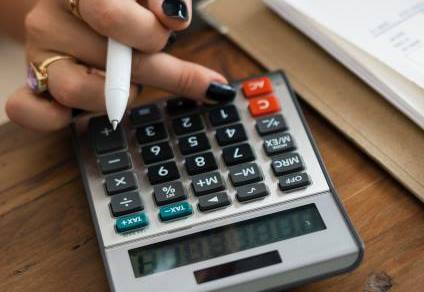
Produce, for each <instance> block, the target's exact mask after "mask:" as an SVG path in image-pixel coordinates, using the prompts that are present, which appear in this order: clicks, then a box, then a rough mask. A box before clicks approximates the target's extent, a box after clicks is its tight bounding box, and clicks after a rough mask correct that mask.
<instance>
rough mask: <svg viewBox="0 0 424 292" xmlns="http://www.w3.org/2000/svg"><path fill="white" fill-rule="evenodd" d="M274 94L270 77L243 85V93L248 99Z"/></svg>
mask: <svg viewBox="0 0 424 292" xmlns="http://www.w3.org/2000/svg"><path fill="white" fill-rule="evenodd" d="M271 92H272V83H271V80H270V79H269V78H268V77H261V78H256V79H252V80H249V81H246V82H244V83H243V93H244V96H246V97H253V96H258V95H262V94H268V93H271Z"/></svg>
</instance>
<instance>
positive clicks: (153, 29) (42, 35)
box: [6, 0, 234, 131]
mask: <svg viewBox="0 0 424 292" xmlns="http://www.w3.org/2000/svg"><path fill="white" fill-rule="evenodd" d="M65 1H66V0H60V1H58V0H39V1H38V3H37V4H36V5H35V7H34V8H33V9H32V10H31V11H30V12H29V14H28V15H27V17H26V21H25V26H26V54H27V59H28V62H32V63H34V64H40V63H42V62H43V61H44V60H46V59H48V58H51V57H54V56H58V55H62V56H72V57H74V59H61V60H60V61H57V62H55V63H52V64H51V65H49V66H48V69H47V75H48V82H47V85H48V89H49V93H50V95H51V96H52V97H53V99H52V100H49V99H48V98H46V97H45V96H43V95H37V94H35V93H33V92H32V91H31V90H30V89H29V88H27V87H25V88H21V89H19V90H17V91H16V92H15V93H14V94H13V95H12V96H11V97H9V99H8V102H7V104H6V111H7V114H8V116H9V118H10V119H11V120H12V121H14V122H16V123H18V124H20V125H22V126H24V127H26V128H30V129H34V130H39V131H51V130H56V129H60V128H63V127H65V126H67V125H68V124H69V123H70V122H71V119H72V115H71V111H72V110H71V109H72V108H77V109H82V110H86V111H94V112H104V111H105V98H104V74H103V70H104V68H105V60H106V53H107V52H106V47H107V37H112V38H114V39H116V40H118V41H120V42H122V43H125V44H127V45H129V46H131V47H133V48H134V54H133V70H132V82H133V84H132V86H131V91H130V92H131V96H130V102H131V100H132V99H134V97H135V96H137V94H138V86H139V85H141V84H144V85H150V86H153V87H158V88H161V89H163V90H166V91H169V92H171V93H173V94H176V95H180V96H185V97H190V98H194V99H197V100H199V101H203V102H205V101H211V100H212V101H215V102H219V99H225V98H227V99H229V98H231V97H232V96H234V89H232V88H231V87H229V86H226V85H225V84H226V83H227V81H226V79H225V78H224V77H223V76H222V75H220V74H218V73H217V72H214V71H212V70H210V69H207V68H205V67H203V66H200V65H197V64H193V63H189V62H185V61H182V60H179V59H177V58H175V57H173V56H171V55H168V54H166V53H162V52H160V51H161V50H162V49H163V48H164V47H165V46H166V44H167V43H168V40H169V39H170V37H171V33H172V31H179V30H182V29H185V28H187V26H188V25H189V23H190V19H191V0H147V1H133V0H80V3H79V14H80V16H81V19H79V18H78V17H76V16H75V15H73V14H72V13H70V12H69V10H68V9H67V7H66V5H65Z"/></svg>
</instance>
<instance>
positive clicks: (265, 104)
mask: <svg viewBox="0 0 424 292" xmlns="http://www.w3.org/2000/svg"><path fill="white" fill-rule="evenodd" d="M280 109H281V108H280V103H279V102H278V100H277V98H276V97H275V96H273V95H270V96H264V97H257V98H252V99H251V100H249V111H250V114H251V115H252V116H253V117H259V116H263V115H267V114H272V113H275V112H279V111H280Z"/></svg>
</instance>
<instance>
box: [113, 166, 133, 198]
mask: <svg viewBox="0 0 424 292" xmlns="http://www.w3.org/2000/svg"><path fill="white" fill-rule="evenodd" d="M136 188H137V182H136V180H135V176H134V174H133V173H132V172H129V171H125V172H121V173H117V174H113V175H109V176H107V177H106V191H107V193H108V195H114V194H117V193H122V192H127V191H131V190H135V189H136Z"/></svg>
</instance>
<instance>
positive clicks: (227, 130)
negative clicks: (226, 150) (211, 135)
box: [215, 124, 247, 146]
mask: <svg viewBox="0 0 424 292" xmlns="http://www.w3.org/2000/svg"><path fill="white" fill-rule="evenodd" d="M215 137H216V141H217V142H218V144H219V145H220V146H227V145H230V144H234V143H238V142H243V141H245V140H247V136H246V131H245V130H244V127H243V126H242V125H241V124H237V125H234V126H228V127H224V128H220V129H218V130H216V134H215Z"/></svg>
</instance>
